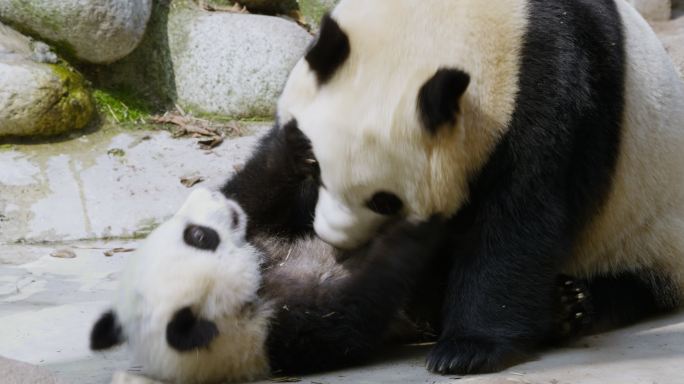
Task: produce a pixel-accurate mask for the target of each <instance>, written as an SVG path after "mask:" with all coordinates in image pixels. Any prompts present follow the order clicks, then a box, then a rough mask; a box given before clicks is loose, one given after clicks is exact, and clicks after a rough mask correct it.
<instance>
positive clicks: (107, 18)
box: [0, 0, 152, 63]
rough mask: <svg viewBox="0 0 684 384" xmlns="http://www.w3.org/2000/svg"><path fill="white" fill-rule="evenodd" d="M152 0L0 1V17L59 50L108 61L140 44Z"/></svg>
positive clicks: (94, 59)
mask: <svg viewBox="0 0 684 384" xmlns="http://www.w3.org/2000/svg"><path fill="white" fill-rule="evenodd" d="M151 9H152V0H29V1H27V0H2V1H0V19H2V21H4V22H6V23H8V24H10V25H12V26H13V27H15V28H16V29H18V30H20V31H23V32H25V33H27V34H30V35H33V36H35V37H39V38H40V39H42V40H45V41H48V42H50V43H53V44H54V45H55V46H57V47H58V48H60V49H61V50H62V52H64V53H67V54H70V55H74V56H75V57H77V58H79V59H82V60H85V61H89V62H93V63H108V62H112V61H115V60H117V59H120V58H122V57H124V56H126V55H127V54H129V53H130V52H131V51H133V49H135V47H136V46H137V45H138V43H140V40H141V39H142V37H143V34H144V33H145V26H146V24H147V20H148V19H149V17H150V13H151Z"/></svg>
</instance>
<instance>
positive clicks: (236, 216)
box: [228, 200, 247, 246]
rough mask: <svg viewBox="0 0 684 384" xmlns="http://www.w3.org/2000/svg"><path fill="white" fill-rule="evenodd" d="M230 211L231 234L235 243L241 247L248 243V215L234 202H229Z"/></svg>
mask: <svg viewBox="0 0 684 384" xmlns="http://www.w3.org/2000/svg"><path fill="white" fill-rule="evenodd" d="M228 210H229V211H230V212H229V213H230V234H231V237H232V240H233V243H234V244H236V245H238V246H241V245H243V244H244V243H245V242H246V241H247V240H246V236H247V214H246V213H245V211H244V210H243V209H242V207H241V206H240V205H239V204H238V203H236V202H235V201H233V200H228Z"/></svg>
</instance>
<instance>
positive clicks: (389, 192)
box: [278, 0, 475, 249]
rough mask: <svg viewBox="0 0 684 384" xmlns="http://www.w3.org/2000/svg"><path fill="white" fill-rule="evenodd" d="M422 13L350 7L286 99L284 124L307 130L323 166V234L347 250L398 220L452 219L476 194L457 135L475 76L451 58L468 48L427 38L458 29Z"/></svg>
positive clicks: (307, 60) (335, 17) (393, 4)
mask: <svg viewBox="0 0 684 384" xmlns="http://www.w3.org/2000/svg"><path fill="white" fill-rule="evenodd" d="M447 3H448V2H446V3H445V7H446V5H447ZM440 6H441V5H440ZM434 7H435V5H431V6H430V7H428V8H434ZM453 8H454V7H453V6H451V7H450V8H449V7H447V9H453ZM433 11H434V10H433ZM420 12H422V10H421V9H416V7H415V4H413V2H412V1H405V0H402V1H372V2H369V1H365V0H363V1H362V0H347V1H342V2H341V3H340V5H339V6H338V7H337V8H336V9H335V10H334V12H333V13H332V16H330V17H326V18H324V20H323V23H322V27H321V32H320V35H319V37H318V39H317V41H316V42H315V43H314V45H313V46H312V48H311V49H310V51H309V52H308V53H307V55H306V56H305V57H304V58H303V59H302V60H301V61H300V62H299V63H298V64H297V66H296V67H295V68H294V70H293V71H292V73H291V74H290V77H289V79H288V82H287V84H286V87H285V89H284V91H283V94H282V96H281V98H280V100H279V105H278V119H279V123H280V124H281V125H285V124H290V123H292V122H295V123H296V124H297V126H298V128H299V129H300V130H301V131H302V132H303V133H304V134H305V135H306V136H307V137H308V138H309V140H311V143H312V148H313V152H314V154H315V156H316V159H317V161H318V163H319V165H320V170H321V181H322V187H321V190H320V192H319V200H318V204H317V207H316V214H315V222H314V227H315V230H316V233H317V234H318V235H319V237H321V238H322V239H323V240H325V241H326V242H328V243H330V244H332V245H334V246H337V247H339V248H343V249H349V248H354V247H357V246H359V245H360V244H362V243H364V242H366V241H367V240H368V239H369V238H370V237H372V236H374V233H375V232H376V230H377V229H378V227H379V226H381V225H382V224H383V223H385V222H386V221H387V220H389V219H391V218H393V217H395V216H408V217H409V218H413V219H419V220H420V219H425V218H427V217H428V216H430V215H432V214H434V213H445V214H449V213H452V212H453V211H454V210H455V209H456V208H457V205H458V204H459V203H460V202H461V201H462V200H463V198H464V196H465V194H466V190H467V181H466V178H465V174H466V170H465V168H466V166H468V165H470V164H472V161H470V160H469V159H468V158H467V156H468V155H467V154H468V152H469V150H468V148H466V147H467V141H466V140H464V135H465V131H464V130H462V129H456V128H457V127H460V126H462V125H463V122H462V121H461V118H460V116H459V114H458V113H457V112H458V110H459V105H460V101H461V100H460V99H461V96H463V94H464V93H465V91H466V88H467V87H468V84H469V81H470V77H469V75H468V74H466V73H465V72H463V71H462V70H460V69H458V68H459V66H458V64H457V63H455V62H454V60H453V58H452V57H448V55H454V52H455V53H456V54H458V52H459V49H460V48H459V47H458V46H454V47H451V46H443V47H440V46H436V45H433V44H436V41H437V40H436V39H435V38H434V37H425V36H424V34H425V33H424V32H425V31H431V30H432V25H431V23H433V22H436V23H439V25H440V26H441V25H452V24H454V23H453V22H451V21H447V20H445V22H444V23H440V22H439V21H434V20H433V19H434V15H430V17H425V18H423V17H421V16H420V15H416V13H420ZM452 12H453V11H452ZM426 16H427V15H426ZM448 16H449V15H447V14H444V15H443V16H440V17H444V18H448ZM398 20H400V21H398ZM380 26H382V27H380ZM391 26H401V27H400V28H399V27H397V28H394V27H391ZM457 32H460V31H454V33H457ZM444 33H445V34H447V35H448V33H447V32H446V31H445V32H444ZM452 41H456V40H454V39H449V40H446V42H445V43H446V44H449V43H450V42H452ZM452 65H453V67H452ZM472 147H475V146H472Z"/></svg>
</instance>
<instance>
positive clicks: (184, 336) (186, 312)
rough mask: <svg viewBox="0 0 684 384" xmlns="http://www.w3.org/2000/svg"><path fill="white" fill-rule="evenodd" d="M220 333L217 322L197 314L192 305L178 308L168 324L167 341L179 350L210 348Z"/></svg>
mask: <svg viewBox="0 0 684 384" xmlns="http://www.w3.org/2000/svg"><path fill="white" fill-rule="evenodd" d="M218 334H219V331H218V328H217V327H216V324H214V323H213V322H211V321H209V320H205V319H201V318H199V317H197V316H195V314H194V313H193V312H192V308H190V307H185V308H182V309H180V310H178V311H177V312H176V313H175V314H174V315H173V318H172V319H171V321H170V322H169V324H168V325H167V326H166V341H167V342H168V343H169V345H170V346H171V348H173V349H175V350H177V351H179V352H188V351H193V350H197V349H204V348H208V347H209V344H211V342H212V341H213V340H214V339H215V338H216V337H217V336H218Z"/></svg>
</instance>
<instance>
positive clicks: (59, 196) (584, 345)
mask: <svg viewBox="0 0 684 384" xmlns="http://www.w3.org/2000/svg"><path fill="white" fill-rule="evenodd" d="M265 129H266V125H257V126H253V127H252V130H251V132H252V133H255V134H257V135H258V134H259V133H260V132H264V130H265ZM255 140H256V138H255V136H254V135H249V136H246V137H241V138H236V139H233V140H229V141H226V142H225V143H224V144H223V145H221V146H220V147H218V148H216V149H214V150H213V151H211V152H206V151H203V150H200V149H198V148H197V145H196V142H195V140H193V139H189V138H185V139H174V138H171V137H170V135H169V134H168V133H166V132H158V131H130V130H128V131H126V130H118V129H108V130H103V131H100V132H97V133H94V134H89V135H87V136H83V137H77V138H74V139H73V140H69V141H64V142H58V143H51V144H42V145H32V146H23V145H15V146H3V147H0V303H1V304H0V356H5V357H8V358H12V359H16V360H20V361H23V362H27V363H31V364H36V365H39V366H41V367H43V368H45V369H47V370H48V371H50V372H52V373H53V374H54V375H55V376H56V377H57V378H59V379H61V381H62V382H63V383H71V384H78V383H83V384H86V383H87V384H100V383H101V384H105V383H109V382H110V381H111V380H112V376H113V375H114V374H115V372H117V371H118V372H128V374H135V372H136V368H135V367H129V363H128V361H127V356H126V352H125V350H116V351H114V352H108V353H101V354H93V353H91V352H90V351H89V350H88V346H87V340H88V333H89V331H90V327H91V326H92V324H93V322H94V320H95V319H96V318H97V316H98V315H99V314H100V313H101V312H102V311H103V310H104V309H106V308H107V305H108V303H109V301H110V299H111V298H112V296H113V291H114V289H115V288H116V281H117V277H118V274H119V272H120V270H121V268H122V266H123V264H124V262H125V260H126V258H127V257H130V255H131V253H114V254H113V255H112V256H106V255H105V252H106V251H107V250H110V249H114V248H135V247H136V245H137V242H138V241H139V240H138V239H139V237H140V236H142V235H144V234H145V233H146V232H147V231H149V229H150V228H151V227H152V226H154V225H155V224H156V223H159V222H161V221H162V220H164V219H165V218H166V217H168V216H169V215H170V214H172V213H173V212H174V211H175V210H176V209H177V208H178V206H179V204H180V203H181V202H182V200H183V199H184V197H185V196H186V195H187V194H188V193H189V190H190V189H188V188H186V187H185V186H183V185H181V183H180V182H179V179H180V178H181V177H183V176H190V175H199V176H202V177H205V178H206V179H207V181H205V182H204V183H201V184H200V185H203V186H214V185H217V184H219V183H221V182H222V181H223V180H225V179H226V178H227V177H228V176H229V174H230V173H232V172H233V169H234V166H239V164H240V163H241V162H242V161H244V159H245V157H246V156H247V154H248V153H249V151H250V149H251V147H252V146H253V144H254V142H255ZM114 149H120V150H121V151H113V150H114ZM64 249H67V250H70V251H72V252H73V254H74V255H75V257H73V258H58V257H53V256H51V254H53V253H54V252H55V251H58V250H64ZM428 348H429V347H426V346H423V347H405V348H402V349H400V350H398V351H396V353H393V354H392V356H385V357H383V358H382V359H380V360H378V361H376V362H374V363H372V364H369V365H367V366H365V367H360V368H357V369H349V370H344V371H339V372H332V373H327V374H323V375H316V376H310V377H302V378H297V379H299V380H301V382H302V383H326V384H335V383H397V382H405V383H455V382H463V383H478V384H484V383H548V384H560V383H621V384H628V383H635V384H636V383H639V384H641V383H649V384H651V383H659V384H665V383H684V313H682V314H678V315H674V316H670V317H667V318H662V319H658V320H654V321H651V322H648V323H645V324H641V325H638V326H635V327H632V328H628V329H624V330H620V331H617V332H613V333H608V334H604V335H599V336H594V337H590V338H587V339H584V340H581V341H580V342H578V343H576V344H574V345H572V346H569V347H566V348H564V349H560V350H553V351H547V352H545V353H542V354H540V355H539V356H538V358H537V359H536V360H535V361H531V362H529V363H527V364H523V365H520V366H516V367H514V368H511V369H509V370H508V371H506V372H503V373H500V374H495V375H484V376H476V377H475V376H474V377H463V378H460V377H442V376H435V375H431V374H429V373H428V372H426V371H425V369H424V368H423V359H424V356H425V354H426V352H427V350H428ZM2 372H3V370H2V364H0V383H3V384H5V381H3V379H2ZM117 380H118V382H120V383H123V382H130V383H132V382H136V380H135V379H134V378H132V376H126V374H123V376H122V374H121V373H120V374H119V375H118V376H117ZM268 382H270V381H265V382H263V383H268Z"/></svg>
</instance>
